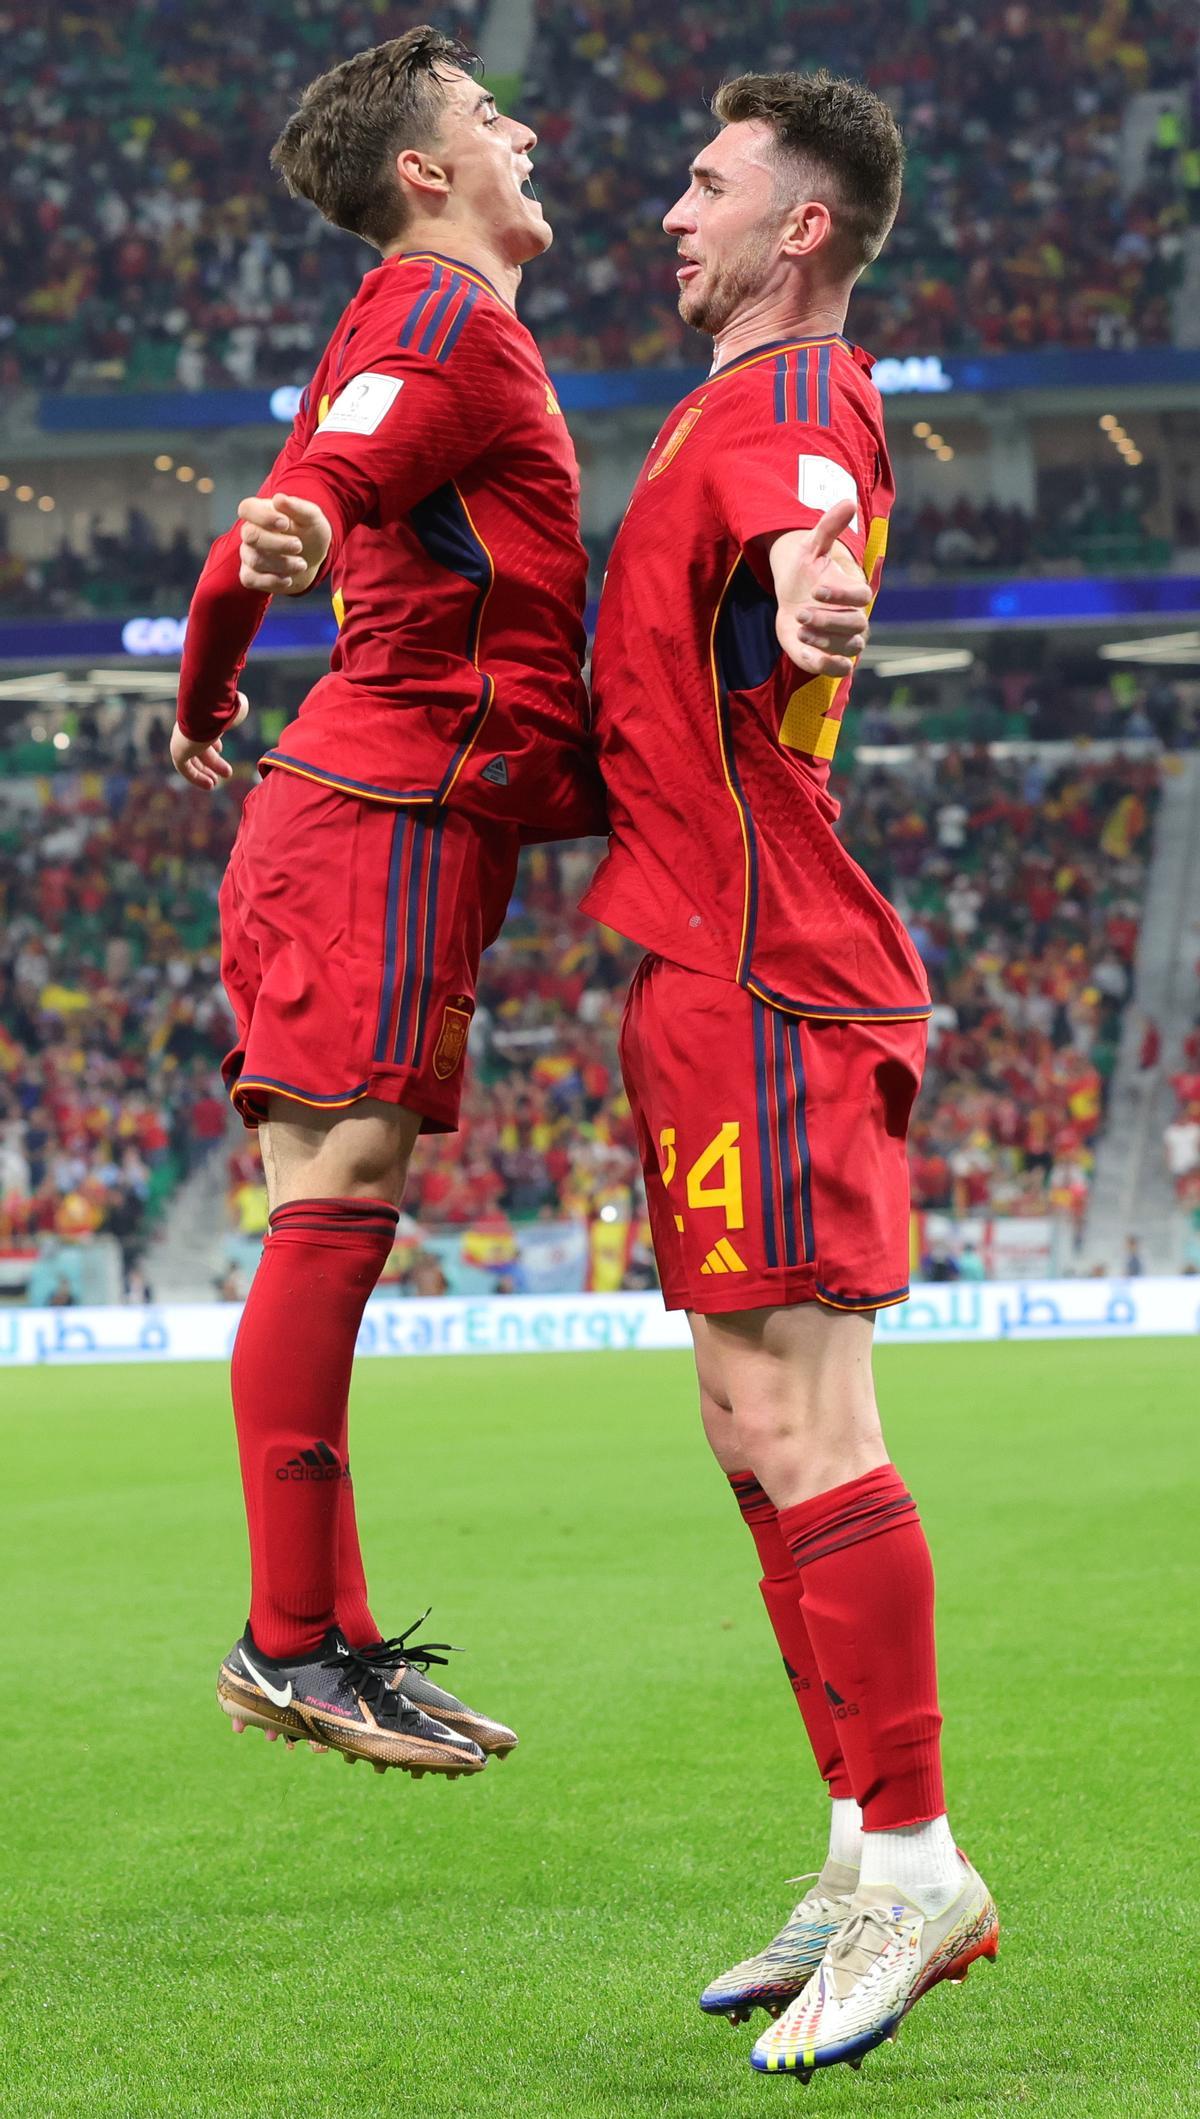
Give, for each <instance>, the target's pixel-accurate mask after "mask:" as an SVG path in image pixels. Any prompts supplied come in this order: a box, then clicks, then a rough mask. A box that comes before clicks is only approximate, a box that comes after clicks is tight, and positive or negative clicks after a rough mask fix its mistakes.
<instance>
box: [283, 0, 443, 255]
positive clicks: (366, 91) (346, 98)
mask: <svg viewBox="0 0 1200 2119" xmlns="http://www.w3.org/2000/svg"><path fill="white" fill-rule="evenodd" d="M447 67H454V68H456V69H457V70H459V71H460V72H463V73H474V72H476V71H477V70H478V67H479V61H478V59H477V58H476V56H475V54H474V53H473V52H469V51H467V50H466V49H465V47H464V46H463V45H460V44H458V43H456V42H455V40H454V38H453V37H447V36H445V35H443V33H442V31H441V30H437V29H431V28H430V26H429V24H428V23H421V24H419V25H418V27H417V28H416V29H410V30H406V31H405V33H404V35H403V36H402V37H392V38H391V39H390V40H389V42H388V43H387V44H375V45H372V47H371V49H370V50H369V51H362V52H355V54H354V57H353V58H352V59H343V60H342V63H341V65H340V66H334V67H331V68H330V70H329V72H328V73H327V74H320V75H319V76H318V78H317V79H316V80H315V81H310V82H309V84H308V87H307V88H306V89H305V91H304V94H303V96H302V97H301V99H300V107H299V109H298V110H296V111H293V113H292V115H291V117H290V118H289V119H288V121H287V124H286V125H285V126H284V128H283V131H282V132H281V133H280V135H279V138H278V139H277V140H276V142H275V145H274V147H273V148H272V149H271V166H272V168H274V169H277V170H278V171H279V174H280V176H281V177H282V178H283V181H284V183H285V184H286V185H287V188H288V190H289V191H290V192H291V193H292V196H293V197H294V198H301V199H311V201H312V203H313V205H314V206H315V207H316V208H317V210H318V212H319V213H322V214H324V216H325V219H326V220H327V221H332V222H333V225H334V227H335V228H346V229H348V230H349V232H350V234H351V235H358V236H361V237H362V238H363V240H364V242H367V243H374V244H375V245H376V247H377V248H378V249H382V248H383V246H384V244H385V243H392V242H394V241H395V240H396V237H397V236H398V235H400V234H402V232H403V229H404V223H405V218H406V215H405V206H404V200H403V197H402V196H401V192H400V187H399V184H398V182H397V178H396V167H395V164H396V156H397V155H398V154H400V153H401V152H402V151H403V150H404V149H405V148H406V147H429V146H432V145H433V143H434V142H435V141H436V140H437V138H438V134H439V131H440V128H441V121H442V112H443V110H444V108H445V101H446V98H445V88H446V72H445V69H446V68H447Z"/></svg>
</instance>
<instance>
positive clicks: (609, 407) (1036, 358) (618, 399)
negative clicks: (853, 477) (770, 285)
mask: <svg viewBox="0 0 1200 2119" xmlns="http://www.w3.org/2000/svg"><path fill="white" fill-rule="evenodd" d="M703 380H704V370H703V369H702V368H621V369H611V370H607V371H605V370H599V371H597V372H596V373H595V374H585V373H578V374H571V375H568V374H557V373H556V374H555V376H554V386H555V390H556V391H557V394H558V400H559V403H560V404H561V405H562V408H563V410H564V412H604V411H613V410H615V409H617V408H618V407H619V406H624V405H648V406H661V405H669V404H673V403H674V402H675V400H676V399H677V398H680V397H684V396H686V395H687V393H688V391H689V390H694V389H695V388H696V387H697V385H698V384H699V383H702V382H703ZM875 380H876V382H877V383H878V385H879V388H880V389H881V390H882V391H883V393H884V394H885V396H914V397H922V396H944V395H946V394H947V393H949V392H952V391H957V392H959V393H960V394H961V393H962V392H964V391H971V392H975V391H982V392H985V393H991V392H996V391H1022V390H1097V391H1110V390H1122V389H1125V390H1131V389H1144V388H1146V387H1147V386H1148V385H1150V384H1159V385H1167V386H1173V387H1175V388H1179V387H1186V388H1193V389H1194V388H1197V387H1200V350H1196V349H1193V348H1191V347H1185V346H1135V347H1133V348H1132V349H1131V350H1130V351H1129V352H1127V353H1101V352H1060V353H1055V352H1047V353H980V354H973V353H910V354H902V355H891V354H889V355H885V356H884V357H883V358H882V359H881V360H879V361H877V362H876V365H875ZM299 401H300V386H299V385H298V384H291V383H286V384H280V385H279V387H278V388H277V389H274V390H196V391H184V390H160V391H144V392H138V393H137V395H134V394H132V393H130V394H126V393H125V392H120V393H115V394H109V395H106V396H95V397H84V396H70V395H65V394H64V395H59V394H54V395H47V396H45V397H43V398H42V399H41V400H40V402H39V406H38V418H39V420H40V422H41V425H42V427H43V428H44V429H45V430H46V431H47V432H48V433H59V434H62V433H86V432H94V431H95V430H97V429H104V430H106V431H108V432H117V433H120V432H125V433H131V432H133V431H135V430H136V429H139V428H140V429H146V428H157V429H159V430H160V431H170V430H171V429H175V430H182V429H191V428H201V427H209V428H211V427H264V426H271V425H273V424H278V425H280V426H289V425H290V424H291V421H292V419H293V418H294V417H295V412H296V406H297V405H298V403H299Z"/></svg>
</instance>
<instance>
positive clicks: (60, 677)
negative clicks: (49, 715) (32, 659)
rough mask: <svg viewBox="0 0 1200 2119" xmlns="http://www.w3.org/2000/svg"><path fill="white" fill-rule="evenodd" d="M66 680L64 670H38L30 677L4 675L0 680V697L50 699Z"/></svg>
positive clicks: (48, 700) (35, 699) (38, 700)
mask: <svg viewBox="0 0 1200 2119" xmlns="http://www.w3.org/2000/svg"><path fill="white" fill-rule="evenodd" d="M66 682H67V673H66V671H65V670H39V671H38V672H37V674H36V675H35V676H32V677H5V678H4V679H3V680H2V681H0V699H32V700H34V702H35V703H37V702H40V701H41V700H46V701H47V702H50V701H52V700H53V699H54V698H55V697H56V695H57V694H58V693H59V692H60V691H61V689H62V687H63V686H64V685H65V684H66Z"/></svg>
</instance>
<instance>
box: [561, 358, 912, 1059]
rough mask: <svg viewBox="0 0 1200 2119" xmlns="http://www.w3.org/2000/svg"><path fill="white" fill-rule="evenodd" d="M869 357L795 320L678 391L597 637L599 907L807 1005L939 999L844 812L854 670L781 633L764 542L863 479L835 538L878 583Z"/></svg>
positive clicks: (665, 944) (810, 518) (699, 962)
mask: <svg viewBox="0 0 1200 2119" xmlns="http://www.w3.org/2000/svg"><path fill="white" fill-rule="evenodd" d="M871 365H872V364H871V361H870V358H869V356H868V355H866V354H865V353H862V352H860V351H859V349H858V348H857V347H854V346H851V345H849V344H848V343H847V342H846V341H845V340H844V339H841V338H832V339H831V338H825V339H821V340H817V341H816V342H812V343H810V342H808V341H805V342H803V343H795V342H792V341H788V342H786V343H783V344H779V345H772V346H767V347H763V348H762V349H761V350H760V351H758V352H754V353H748V354H745V355H744V356H743V357H742V358H741V359H740V360H735V361H731V362H730V364H729V366H728V367H727V368H722V369H720V370H718V372H717V373H716V374H715V375H712V376H710V377H709V379H708V381H707V382H706V383H703V384H701V386H700V388H699V389H698V390H694V391H693V392H692V393H691V395H690V396H689V397H686V398H685V399H684V400H683V403H682V404H681V405H680V406H679V407H677V409H676V411H675V412H674V413H673V414H672V415H671V417H670V419H669V420H668V421H667V423H666V426H665V427H664V429H663V432H662V434H660V436H659V438H658V441H657V443H656V444H655V448H654V450H653V451H652V452H651V455H650V457H649V459H648V460H647V462H646V464H645V465H644V466H643V469H642V471H641V474H640V476H639V478H638V482H637V485H636V486H635V487H634V491H633V497H632V499H631V501H630V503H629V508H628V512H627V513H626V516H625V520H624V522H623V524H622V526H621V529H620V532H619V534H618V536H617V540H616V544H615V545H614V547H613V553H612V558H611V560H610V562H609V569H608V577H607V580H606V583H605V588H604V593H603V595H602V597H601V599H600V618H599V624H598V627H597V632H596V643H595V652H594V657H593V668H592V711H593V723H594V727H595V730H596V733H597V736H598V738H599V743H600V752H601V766H602V770H603V774H604V779H605V783H606V787H607V793H608V806H609V818H610V829H611V838H610V841H609V851H608V854H607V856H606V858H605V860H604V861H603V862H602V863H601V866H600V868H599V870H598V872H597V874H596V876H595V878H594V879H593V882H592V885H591V888H590V890H589V891H588V894H587V896H586V897H585V899H584V901H583V902H584V909H585V910H586V911H587V912H589V913H591V914H593V916H594V917H595V918H596V919H598V920H603V921H605V922H607V924H608V925H609V926H612V927H615V928H617V929H618V931H619V932H620V933H622V934H625V935H628V936H629V937H630V939H631V940H633V941H635V942H640V943H641V944H642V946H643V947H644V948H645V949H648V950H650V951H652V952H653V953H654V954H655V955H656V956H661V957H665V958H667V959H669V960H670V961H671V962H672V963H676V964H682V965H684V966H685V967H690V968H691V969H693V970H696V971H703V972H707V973H709V974H710V975H711V976H713V977H716V978H725V979H733V980H736V981H737V982H738V984H739V985H742V986H745V987H746V988H748V989H749V991H750V992H752V993H755V994H757V995H758V996H759V998H760V999H762V1000H764V1001H769V1002H773V1003H775V1004H776V1005H778V1006H779V1007H781V1008H786V1009H789V1010H791V1011H792V1012H794V1013H795V1014H797V1015H812V1016H839V1017H848V1016H879V1017H884V1016H909V1015H912V1016H916V1015H923V1014H925V1013H927V1012H928V1008H929V990H928V986H927V984H926V980H925V974H924V971H923V968H922V965H921V961H920V958H919V957H918V955H917V952H916V949H915V948H914V946H913V944H912V942H911V941H910V939H909V937H908V935H907V933H906V932H905V929H904V926H903V924H902V922H901V921H900V919H899V918H898V916H897V915H896V913H895V912H894V911H893V910H892V908H891V906H890V905H889V904H888V903H887V902H886V900H885V899H884V898H882V897H881V896H880V894H879V892H878V891H877V890H876V889H875V887H874V885H873V884H872V883H871V882H869V881H868V879H867V877H866V876H865V875H864V873H863V871H862V869H861V868H860V867H859V866H858V864H857V862H855V861H854V860H852V859H851V857H850V855H849V854H848V853H847V851H846V849H845V847H844V846H843V845H842V843H841V841H840V840H839V838H838V837H837V834H836V832H835V831H834V828H833V827H834V824H835V822H836V819H837V816H838V813H839V805H838V803H837V802H836V801H834V799H833V798H832V796H831V795H830V794H829V791H828V781H829V761H830V759H831V757H832V756H833V752H834V747H835V745H836V743H837V738H838V731H839V729H840V726H841V720H842V714H843V712H844V710H845V706H846V701H847V699H848V697H849V693H850V679H848V678H847V679H846V680H845V681H844V682H840V683H839V682H838V681H837V680H836V679H833V678H826V677H816V678H806V677H804V676H803V675H802V674H800V673H799V672H797V670H796V668H795V666H794V664H792V663H791V662H789V661H788V660H787V658H786V657H785V656H784V655H783V653H782V651H781V649H780V647H779V644H778V641H777V640H776V637H775V617H776V605H775V597H774V590H773V586H772V580H771V572H770V567H769V564H768V561H767V558H766V556H765V552H764V550H763V547H762V546H761V544H758V543H757V540H760V539H762V538H764V537H769V536H770V535H771V533H772V532H779V531H783V530H791V529H798V528H801V529H808V528H811V527H812V525H813V524H814V523H816V522H817V521H819V519H820V517H821V515H822V514H823V513H824V511H825V509H826V508H827V507H829V506H830V505H831V504H832V503H833V502H834V501H835V500H840V499H842V498H848V499H849V498H852V499H854V500H855V501H856V503H857V509H858V512H857V514H856V516H855V518H854V521H853V523H852V524H851V526H850V528H849V529H848V530H847V531H845V532H844V533H843V540H844V542H845V543H846V545H847V546H848V547H849V548H850V549H851V550H852V551H853V552H854V554H855V557H856V558H858V559H859V560H860V561H861V563H862V565H863V567H864V569H865V571H866V573H867V575H868V577H869V578H870V580H871V582H872V585H873V586H876V587H877V586H878V581H879V575H880V571H881V569H882V565H883V554H884V547H885V545H886V542H887V524H888V514H889V512H890V509H891V505H892V499H893V492H894V489H893V485H892V473H891V466H890V464H889V462H888V454H887V447H886V444H885V442H884V436H883V419H882V407H881V404H880V399H879V393H878V391H877V390H876V389H875V386H874V384H873V383H872V382H871V380H870V371H871Z"/></svg>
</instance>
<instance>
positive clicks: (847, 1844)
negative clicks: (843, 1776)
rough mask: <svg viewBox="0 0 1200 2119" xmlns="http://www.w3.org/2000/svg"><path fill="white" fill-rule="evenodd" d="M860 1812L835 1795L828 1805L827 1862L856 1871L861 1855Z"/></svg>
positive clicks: (856, 1807) (850, 1803) (856, 1805)
mask: <svg viewBox="0 0 1200 2119" xmlns="http://www.w3.org/2000/svg"><path fill="white" fill-rule="evenodd" d="M862 1844H863V1828H862V1811H861V1810H860V1809H859V1807H858V1804H857V1803H856V1802H850V1801H847V1800H846V1799H845V1798H844V1797H842V1796H840V1795H835V1796H834V1798H833V1801H832V1802H831V1803H830V1805H829V1857H828V1858H829V1860H830V1861H836V1862H840V1863H841V1865H842V1867H843V1868H844V1869H857V1868H858V1864H859V1859H860V1857H861V1855H862Z"/></svg>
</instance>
